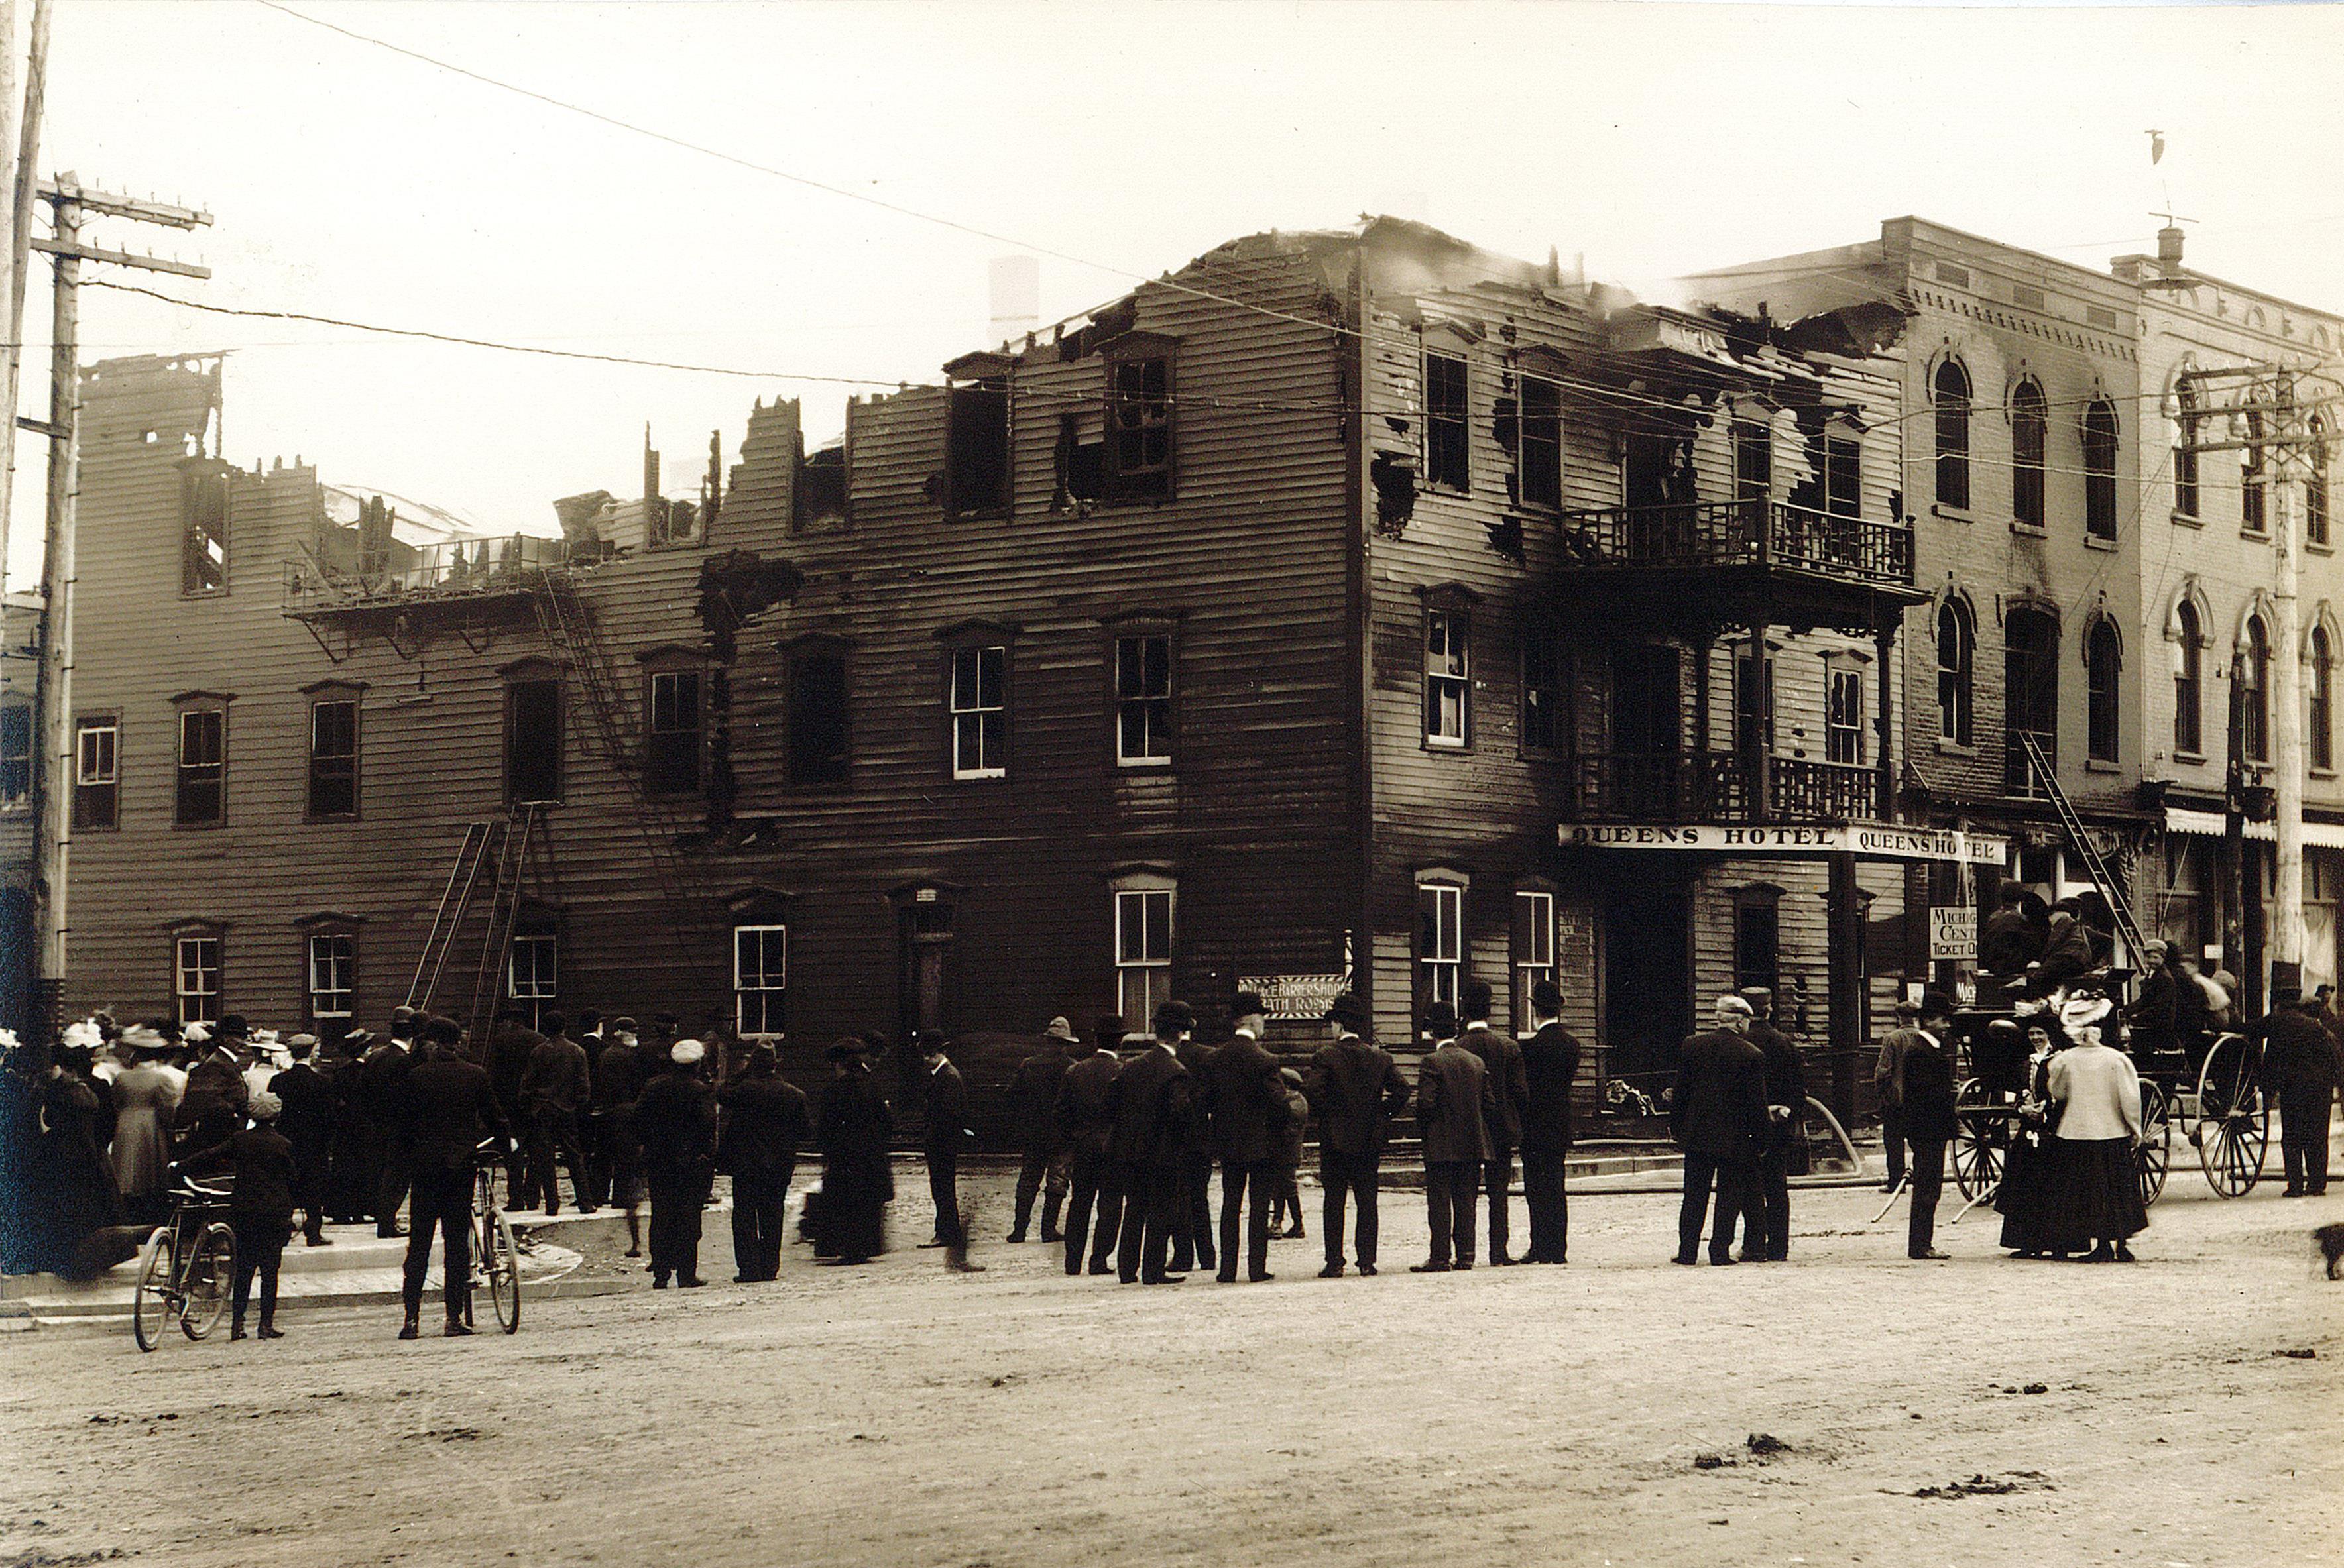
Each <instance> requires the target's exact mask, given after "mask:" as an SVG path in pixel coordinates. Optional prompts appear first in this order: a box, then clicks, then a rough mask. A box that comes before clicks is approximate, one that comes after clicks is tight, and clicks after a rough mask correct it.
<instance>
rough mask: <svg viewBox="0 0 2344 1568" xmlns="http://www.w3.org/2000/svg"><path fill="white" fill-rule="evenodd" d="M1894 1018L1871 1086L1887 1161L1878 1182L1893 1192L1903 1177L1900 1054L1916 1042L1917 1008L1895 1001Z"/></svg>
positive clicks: (1918, 1013)
mask: <svg viewBox="0 0 2344 1568" xmlns="http://www.w3.org/2000/svg"><path fill="white" fill-rule="evenodd" d="M1895 1017H1896V1027H1895V1028H1894V1029H1892V1030H1889V1031H1888V1032H1887V1033H1886V1034H1885V1035H1883V1036H1882V1037H1881V1040H1880V1054H1879V1055H1878V1056H1877V1057H1875V1058H1874V1060H1873V1063H1872V1086H1873V1088H1874V1090H1875V1091H1877V1092H1878V1093H1879V1096H1880V1146H1881V1151H1882V1152H1883V1153H1884V1154H1885V1155H1886V1156H1887V1160H1888V1173H1887V1174H1886V1175H1885V1176H1884V1177H1883V1178H1882V1179H1881V1182H1880V1190H1881V1191H1884V1192H1893V1191H1895V1190H1896V1184H1897V1183H1898V1182H1899V1181H1903V1180H1904V1053H1905V1052H1906V1051H1909V1050H1912V1049H1913V1048H1914V1046H1915V1045H1916V1044H1918V1043H1919V1041H1920V1030H1918V1029H1916V1028H1915V1024H1916V1023H1917V1022H1918V1021H1919V1020H1920V1017H1921V1010H1920V1008H1919V1007H1918V1006H1917V1005H1916V1004H1915V1003H1913V1002H1909V1001H1899V1002H1898V1003H1897V1004H1896V1009H1895Z"/></svg>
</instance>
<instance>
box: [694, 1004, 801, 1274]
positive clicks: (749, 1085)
mask: <svg viewBox="0 0 2344 1568" xmlns="http://www.w3.org/2000/svg"><path fill="white" fill-rule="evenodd" d="M778 1064H779V1059H778V1057H777V1055H776V1053H775V1051H774V1050H773V1046H772V1045H771V1044H769V1043H767V1042H765V1041H763V1040H761V1041H759V1042H758V1043H757V1044H756V1045H755V1046H753V1047H752V1048H751V1049H750V1051H749V1062H748V1066H747V1067H746V1068H745V1069H744V1070H743V1072H742V1075H741V1076H740V1077H739V1078H737V1079H735V1080H733V1081H732V1082H731V1083H730V1084H727V1085H726V1086H725V1087H724V1089H723V1090H722V1092H720V1093H719V1094H718V1095H717V1097H716V1098H717V1104H718V1106H719V1108H720V1109H721V1111H722V1115H723V1121H722V1131H719V1133H718V1134H717V1139H716V1169H718V1170H719V1171H723V1172H724V1173H725V1174H727V1175H729V1176H731V1177H732V1263H733V1276H732V1277H733V1282H734V1283H735V1284H742V1285H753V1284H761V1283H763V1282H765V1281H767V1280H770V1279H773V1277H774V1276H775V1275H777V1274H779V1273H780V1272H781V1268H782V1209H783V1204H784V1203H785V1202H786V1201H787V1200H788V1198H789V1195H790V1178H791V1177H792V1176H793V1175H795V1174H796V1172H797V1167H798V1151H799V1150H801V1149H803V1148H804V1147H805V1145H806V1142H807V1141H808V1140H809V1139H811V1138H812V1137H813V1121H811V1120H810V1119H809V1118H808V1116H807V1113H806V1097H805V1093H804V1091H803V1090H801V1089H799V1088H798V1086H797V1085H796V1084H794V1083H792V1082H791V1081H789V1080H788V1079H786V1078H783V1077H782V1076H781V1074H780V1072H779V1071H778V1070H776V1069H777V1067H778Z"/></svg>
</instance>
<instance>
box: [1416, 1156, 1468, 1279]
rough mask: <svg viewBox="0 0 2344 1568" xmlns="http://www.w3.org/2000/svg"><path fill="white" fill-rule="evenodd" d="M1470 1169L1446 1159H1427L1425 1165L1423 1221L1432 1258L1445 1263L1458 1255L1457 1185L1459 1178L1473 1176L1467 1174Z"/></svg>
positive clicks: (1463, 1178)
mask: <svg viewBox="0 0 2344 1568" xmlns="http://www.w3.org/2000/svg"><path fill="white" fill-rule="evenodd" d="M1472 1169H1473V1168H1472V1167H1470V1166H1466V1167H1462V1168H1460V1167H1459V1166H1457V1165H1454V1164H1451V1163H1450V1161H1445V1160H1444V1161H1434V1162H1431V1163H1428V1164H1427V1165H1426V1166H1425V1168H1424V1207H1425V1221H1426V1223H1427V1224H1428V1225H1430V1228H1431V1231H1432V1249H1431V1261H1433V1262H1436V1263H1447V1262H1450V1261H1455V1260H1456V1259H1457V1257H1458V1252H1457V1241H1458V1236H1457V1191H1456V1189H1457V1185H1458V1183H1459V1181H1460V1180H1462V1181H1470V1180H1471V1179H1472V1178H1471V1176H1470V1174H1468V1172H1470V1171H1471V1170H1472ZM1468 1261H1470V1257H1469V1259H1468Z"/></svg>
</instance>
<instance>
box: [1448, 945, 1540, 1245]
mask: <svg viewBox="0 0 2344 1568" xmlns="http://www.w3.org/2000/svg"><path fill="white" fill-rule="evenodd" d="M1463 1000H1464V1004H1465V1005H1464V1012H1465V1032H1464V1033H1462V1034H1460V1035H1459V1036H1458V1037H1457V1043H1458V1044H1460V1045H1461V1046H1463V1047H1464V1048H1465V1049H1466V1050H1470V1051H1471V1052H1472V1053H1473V1054H1474V1055H1476V1056H1478V1057H1480V1059H1481V1065H1482V1066H1483V1067H1484V1068H1486V1069H1487V1070H1488V1071H1489V1080H1490V1159H1489V1162H1488V1164H1487V1165H1486V1166H1485V1167H1484V1168H1483V1170H1482V1171H1481V1183H1482V1191H1484V1192H1485V1193H1486V1194H1487V1195H1488V1197H1489V1200H1490V1267H1491V1268H1494V1269H1502V1268H1505V1267H1506V1266H1507V1265H1509V1264H1510V1263H1512V1262H1514V1261H1516V1260H1515V1258H1514V1255H1513V1253H1512V1252H1511V1251H1509V1250H1508V1246H1507V1243H1508V1241H1509V1240H1510V1238H1511V1236H1512V1233H1513V1231H1512V1226H1511V1223H1510V1211H1511V1210H1512V1207H1513V1191H1514V1151H1515V1150H1516V1149H1518V1148H1520V1147H1521V1141H1522V1112H1523V1111H1524V1110H1525V1109H1526V1108H1527V1107H1528V1105H1529V1104H1530V1098H1531V1091H1530V1081H1529V1080H1528V1079H1527V1078H1526V1077H1525V1076H1524V1074H1523V1071H1522V1048H1521V1045H1520V1044H1518V1043H1516V1041H1515V1040H1513V1038H1512V1037H1511V1036H1510V1035H1505V1034H1500V1033H1499V1032H1498V1031H1497V1030H1493V1029H1491V1028H1490V1000H1491V999H1490V983H1489V981H1487V980H1468V981H1466V982H1465V991H1464V998H1463Z"/></svg>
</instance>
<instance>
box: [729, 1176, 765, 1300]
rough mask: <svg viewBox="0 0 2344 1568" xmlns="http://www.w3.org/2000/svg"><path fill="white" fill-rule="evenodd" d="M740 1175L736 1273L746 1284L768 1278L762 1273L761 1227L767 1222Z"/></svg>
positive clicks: (735, 1194) (735, 1188) (735, 1185)
mask: <svg viewBox="0 0 2344 1568" xmlns="http://www.w3.org/2000/svg"><path fill="white" fill-rule="evenodd" d="M748 1185H749V1184H748V1183H747V1182H744V1181H743V1179H742V1178H741V1176H740V1175H739V1174H738V1173H737V1172H736V1173H735V1174H734V1175H733V1178H732V1272H733V1273H734V1275H735V1276H737V1277H738V1278H739V1279H741V1280H742V1281H743V1282H752V1281H756V1280H760V1279H763V1278H764V1276H763V1274H762V1273H760V1272H759V1270H760V1269H761V1268H762V1267H763V1246H762V1244H761V1240H762V1239H761V1235H760V1231H759V1226H760V1223H761V1221H763V1217H764V1216H763V1206H762V1205H761V1204H760V1203H758V1201H757V1200H756V1198H755V1196H753V1193H752V1192H751V1191H746V1190H744V1189H746V1188H747V1187H748Z"/></svg>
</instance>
